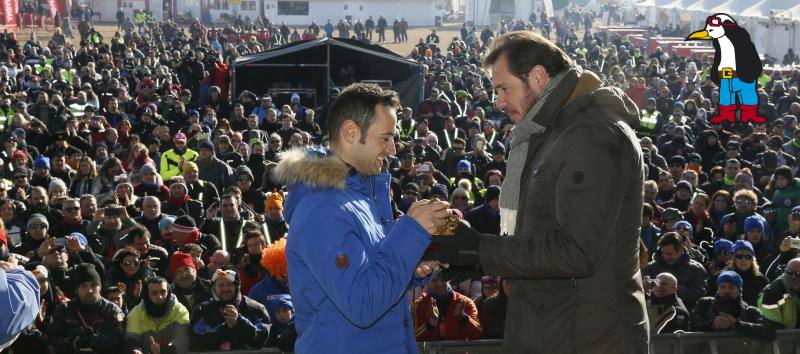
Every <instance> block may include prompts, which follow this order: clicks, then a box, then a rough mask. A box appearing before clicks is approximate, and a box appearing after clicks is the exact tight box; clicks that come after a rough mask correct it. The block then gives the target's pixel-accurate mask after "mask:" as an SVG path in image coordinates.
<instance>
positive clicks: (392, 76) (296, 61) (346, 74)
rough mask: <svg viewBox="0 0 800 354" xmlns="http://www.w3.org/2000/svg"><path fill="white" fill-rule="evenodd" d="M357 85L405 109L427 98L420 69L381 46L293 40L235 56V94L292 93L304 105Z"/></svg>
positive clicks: (285, 98)
mask: <svg viewBox="0 0 800 354" xmlns="http://www.w3.org/2000/svg"><path fill="white" fill-rule="evenodd" d="M353 82H373V83H377V84H379V85H381V86H382V87H385V88H391V89H392V90H395V91H397V93H398V94H400V99H401V101H402V103H403V105H404V106H411V107H416V106H417V104H418V103H419V102H421V101H422V100H423V99H424V97H423V93H422V90H423V87H424V77H423V75H422V66H421V65H420V64H418V63H416V62H414V61H411V60H408V59H405V58H403V57H401V56H399V55H397V54H395V53H394V52H392V51H390V50H388V49H386V48H383V47H381V46H378V45H371V44H366V43H363V42H360V41H357V40H350V39H340V38H337V39H331V38H321V39H314V40H309V41H302V42H295V43H291V44H287V45H284V46H281V47H279V48H275V49H272V50H269V51H266V52H261V53H257V54H252V55H248V56H243V57H239V58H236V61H235V62H234V64H233V83H232V84H233V94H234V95H235V96H234V97H236V96H238V95H239V93H241V92H242V91H244V90H249V91H251V92H253V93H255V94H257V95H261V94H264V93H268V92H269V93H271V94H272V95H273V96H277V97H276V98H278V99H277V100H276V101H275V103H276V104H283V103H286V102H288V96H289V95H291V94H292V93H294V92H297V93H299V94H300V96H301V98H302V100H303V104H304V105H305V106H307V107H316V106H321V105H323V104H325V103H326V102H327V101H328V97H329V93H330V91H331V89H333V88H335V87H344V86H347V85H348V84H350V83H353Z"/></svg>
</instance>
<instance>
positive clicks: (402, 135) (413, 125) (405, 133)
mask: <svg viewBox="0 0 800 354" xmlns="http://www.w3.org/2000/svg"><path fill="white" fill-rule="evenodd" d="M416 127H417V122H416V121H414V120H413V119H412V120H411V127H409V128H408V130H403V125H402V120H400V121H398V122H397V130H399V131H400V138H402V139H408V138H409V137H411V133H413V132H414V128H416Z"/></svg>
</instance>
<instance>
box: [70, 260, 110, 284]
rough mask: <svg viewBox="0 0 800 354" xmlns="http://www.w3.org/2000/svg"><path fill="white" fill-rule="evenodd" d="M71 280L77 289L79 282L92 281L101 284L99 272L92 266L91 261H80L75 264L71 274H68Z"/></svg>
mask: <svg viewBox="0 0 800 354" xmlns="http://www.w3.org/2000/svg"><path fill="white" fill-rule="evenodd" d="M70 279H71V280H72V285H73V286H75V288H76V289H77V288H78V287H79V286H81V284H83V283H86V282H94V283H97V284H98V285H101V284H103V281H102V280H101V279H100V274H98V273H97V270H96V269H95V268H94V264H91V263H81V264H78V265H76V266H75V268H74V269H73V270H72V276H70Z"/></svg>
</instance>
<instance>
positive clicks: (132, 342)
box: [125, 277, 189, 354]
mask: <svg viewBox="0 0 800 354" xmlns="http://www.w3.org/2000/svg"><path fill="white" fill-rule="evenodd" d="M143 291H144V294H143V295H142V302H140V303H139V304H138V305H136V306H135V307H134V308H133V310H131V312H130V313H128V317H127V329H126V331H125V346H126V349H128V350H130V351H131V352H133V353H141V354H155V353H156V352H154V351H153V349H154V348H155V347H157V348H158V353H165V354H166V353H170V354H183V353H186V352H187V351H188V350H189V311H188V310H187V309H186V307H184V306H183V305H182V304H181V303H180V302H179V301H178V299H177V298H176V297H175V294H173V293H172V291H170V286H169V283H168V282H167V280H166V279H164V278H161V277H152V278H149V279H147V281H146V282H145V284H144V289H143Z"/></svg>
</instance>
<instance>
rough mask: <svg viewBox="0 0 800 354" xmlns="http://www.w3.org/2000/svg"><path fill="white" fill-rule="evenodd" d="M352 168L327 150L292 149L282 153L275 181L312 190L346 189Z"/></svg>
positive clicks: (276, 167)
mask: <svg viewBox="0 0 800 354" xmlns="http://www.w3.org/2000/svg"><path fill="white" fill-rule="evenodd" d="M349 171H350V167H349V166H347V164H345V163H344V162H343V161H342V160H340V159H338V158H336V157H335V156H333V155H332V154H331V153H330V151H329V150H327V149H325V148H311V149H291V150H287V151H284V152H281V153H280V162H279V163H278V166H275V171H274V174H275V175H274V177H275V180H276V181H278V182H280V183H282V184H284V185H286V186H291V185H293V184H295V183H303V184H305V185H306V186H307V187H308V188H311V189H326V188H336V189H344V188H345V179H346V177H347V174H348V172H349Z"/></svg>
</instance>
